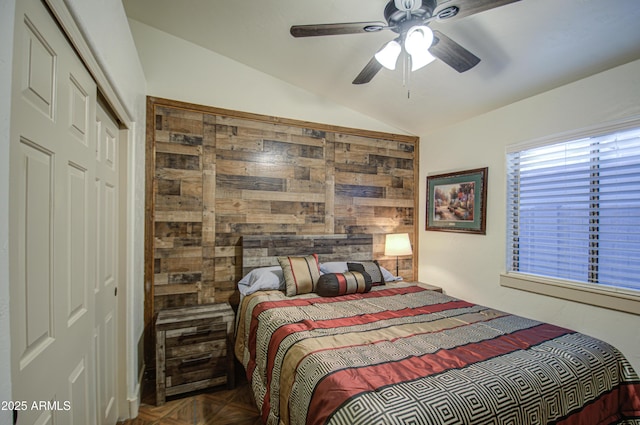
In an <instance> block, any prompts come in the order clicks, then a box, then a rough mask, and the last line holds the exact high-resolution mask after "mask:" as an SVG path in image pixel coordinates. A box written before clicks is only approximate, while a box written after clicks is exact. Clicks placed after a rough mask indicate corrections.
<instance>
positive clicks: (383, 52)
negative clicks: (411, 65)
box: [375, 40, 402, 71]
mask: <svg viewBox="0 0 640 425" xmlns="http://www.w3.org/2000/svg"><path fill="white" fill-rule="evenodd" d="M401 51H402V47H401V46H400V43H398V42H397V41H395V40H391V41H390V42H388V43H387V44H385V46H384V47H383V48H382V49H380V51H379V52H378V53H376V54H375V58H376V60H377V61H378V62H379V63H380V65H382V66H384V67H385V68H387V69H390V70H392V71H393V70H394V69H396V62H397V61H398V56H400V52H401Z"/></svg>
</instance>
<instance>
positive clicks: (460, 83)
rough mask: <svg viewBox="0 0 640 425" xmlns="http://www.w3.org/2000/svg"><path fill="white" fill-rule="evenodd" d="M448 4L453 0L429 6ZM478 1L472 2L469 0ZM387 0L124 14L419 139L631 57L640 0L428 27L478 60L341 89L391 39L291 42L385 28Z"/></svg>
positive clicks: (526, 5)
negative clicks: (362, 27) (332, 30)
mask: <svg viewBox="0 0 640 425" xmlns="http://www.w3.org/2000/svg"><path fill="white" fill-rule="evenodd" d="M443 1H445V2H447V3H450V4H455V3H456V1H458V0H439V3H443ZM477 1H481V0H477ZM386 3H387V0H230V1H222V0H181V1H176V0H123V4H124V6H125V10H126V12H127V15H128V16H129V18H131V19H135V20H137V21H140V22H142V23H144V24H147V25H149V26H152V27H155V28H157V29H160V30H162V31H165V32H167V33H170V34H173V35H175V36H177V37H180V38H183V39H185V40H187V41H190V42H192V43H195V44H197V45H199V46H201V47H204V48H206V49H209V50H211V51H214V52H217V53H219V54H222V55H225V56H227V57H229V58H231V59H233V60H236V61H238V62H240V63H243V64H246V65H248V66H250V67H252V68H255V69H257V70H259V71H262V72H264V73H266V74H269V75H271V76H273V77H276V78H278V79H281V80H284V81H286V82H288V83H290V84H293V85H296V86H299V87H301V88H303V89H306V90H308V91H310V92H313V93H316V94H319V95H321V96H324V97H326V98H328V99H329V100H331V101H334V102H336V103H339V104H342V105H345V106H347V107H349V108H351V109H354V110H357V111H359V112H360V113H363V114H365V115H369V116H371V117H373V118H376V119H378V120H380V121H383V122H385V123H387V124H389V125H392V126H394V127H396V128H398V129H402V130H404V131H408V132H410V133H413V134H417V135H420V136H423V135H425V134H428V133H429V132H431V131H433V130H435V129H438V128H441V127H443V126H447V125H450V124H453V123H455V122H458V121H461V120H465V119H468V118H470V117H473V116H475V115H479V114H482V113H485V112H488V111H490V110H493V109H496V108H499V107H502V106H505V105H507V104H510V103H512V102H514V101H518V100H521V99H524V98H527V97H530V96H532V95H535V94H538V93H541V92H545V91H548V90H550V89H553V88H555V87H558V86H561V85H564V84H567V83H569V82H571V81H575V80H578V79H581V78H584V77H587V76H589V75H593V74H595V73H598V72H601V71H604V70H607V69H610V68H613V67H615V66H618V65H622V64H624V63H627V62H631V61H633V60H636V59H640V24H639V22H640V0H607V1H604V0H521V1H517V2H515V3H511V4H508V5H505V6H501V7H498V8H495V9H491V10H488V11H484V12H482V13H478V14H475V15H472V16H468V17H464V18H461V19H455V20H451V21H434V22H433V23H431V24H430V26H431V28H432V29H435V30H438V31H441V32H442V33H444V34H445V35H447V36H449V37H450V38H452V39H453V40H455V41H456V42H457V43H459V44H460V45H462V46H464V47H465V48H466V49H467V50H469V51H470V52H472V53H473V54H475V55H476V56H478V57H479V58H480V59H481V62H480V63H479V64H478V65H477V66H476V67H474V68H472V69H471V70H469V71H467V72H465V73H458V72H456V71H455V70H454V69H452V68H450V67H449V66H448V65H446V64H445V63H443V62H441V61H439V60H436V61H435V62H433V63H431V64H429V65H427V66H426V67H425V68H422V69H420V70H418V71H416V72H414V73H411V74H410V77H409V79H408V80H406V81H405V80H404V78H403V71H402V66H398V67H397V68H396V70H395V71H389V70H386V69H382V70H381V71H380V72H379V73H378V74H377V75H376V76H375V78H374V79H373V80H372V81H371V82H370V83H368V84H363V85H353V84H352V83H351V82H352V81H353V79H354V77H355V76H356V75H357V74H358V73H359V72H360V70H361V69H362V68H363V67H364V66H365V65H366V64H367V62H368V61H369V60H370V59H371V57H372V55H373V54H374V53H375V52H376V51H377V50H378V49H380V47H381V46H382V45H384V44H385V42H387V41H390V40H391V39H393V38H394V37H395V33H393V32H391V31H380V32H376V33H364V34H349V35H332V36H325V37H308V38H294V37H292V36H291V35H290V33H289V28H290V27H291V26H292V25H302V24H317V23H334V22H362V21H384V16H383V10H384V7H385V5H386Z"/></svg>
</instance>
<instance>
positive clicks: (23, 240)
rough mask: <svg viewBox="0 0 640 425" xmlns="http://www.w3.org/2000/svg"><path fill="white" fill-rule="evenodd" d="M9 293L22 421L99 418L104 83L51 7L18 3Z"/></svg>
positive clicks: (32, 0) (72, 421) (15, 380)
mask: <svg viewBox="0 0 640 425" xmlns="http://www.w3.org/2000/svg"><path fill="white" fill-rule="evenodd" d="M13 63H14V69H13V91H12V113H11V114H12V115H11V145H10V152H11V153H10V155H11V167H10V186H11V188H10V207H9V210H10V211H9V220H10V246H9V255H10V296H11V350H12V390H13V400H15V401H21V402H24V403H23V404H22V405H18V408H19V410H20V411H19V416H18V424H49V423H55V424H69V425H72V424H73V425H78V424H83V425H85V424H92V423H95V422H96V417H97V411H96V385H95V380H96V379H95V376H96V370H95V358H96V352H95V345H94V331H95V311H94V310H95V296H94V290H95V287H96V282H95V279H96V276H97V273H96V243H95V241H96V239H97V230H96V229H97V227H98V226H97V220H96V217H97V198H96V190H95V182H96V171H95V169H96V135H95V129H96V126H95V117H96V92H97V90H96V85H95V83H94V81H93V80H92V78H91V76H90V75H89V73H88V72H87V71H86V69H85V67H84V66H83V64H82V63H81V61H80V60H79V59H78V57H77V56H76V54H75V52H74V51H73V49H72V48H71V47H70V45H69V44H68V42H67V40H66V38H65V37H64V35H63V34H62V33H61V31H60V30H59V29H58V27H57V25H56V23H55V22H54V20H53V19H52V18H51V16H50V15H49V13H48V11H47V9H46V8H45V7H44V6H43V5H42V3H41V2H40V1H38V0H24V1H18V2H16V27H15V41H14V62H13Z"/></svg>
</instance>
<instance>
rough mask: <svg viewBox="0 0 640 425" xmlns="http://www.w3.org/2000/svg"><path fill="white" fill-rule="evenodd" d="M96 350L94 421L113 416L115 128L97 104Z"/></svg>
mask: <svg viewBox="0 0 640 425" xmlns="http://www.w3.org/2000/svg"><path fill="white" fill-rule="evenodd" d="M96 112H97V114H96V137H97V142H96V161H97V164H96V181H95V191H96V202H97V204H96V224H97V229H96V230H97V233H96V240H95V242H96V245H97V249H96V279H95V288H94V294H95V302H96V305H95V332H94V338H95V342H94V344H95V353H96V360H95V364H96V391H97V393H96V396H97V399H96V405H97V409H98V412H97V424H98V425H113V424H115V423H116V421H117V419H118V403H117V400H118V397H117V389H118V385H117V377H118V365H117V363H118V334H117V331H118V303H117V293H118V278H119V276H120V274H119V273H118V270H119V265H118V260H119V256H118V230H119V225H118V211H119V207H118V200H119V195H118V192H119V188H118V183H119V169H120V154H119V149H120V143H119V142H118V126H117V124H116V122H115V120H114V119H113V118H111V116H110V115H109V114H108V113H107V112H106V110H105V108H103V107H102V106H101V105H100V103H98V106H97V108H96Z"/></svg>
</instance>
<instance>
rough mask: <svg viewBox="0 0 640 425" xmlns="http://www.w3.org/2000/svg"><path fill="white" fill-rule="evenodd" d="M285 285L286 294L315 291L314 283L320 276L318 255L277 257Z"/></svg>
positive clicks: (289, 295) (290, 295) (292, 294)
mask: <svg viewBox="0 0 640 425" xmlns="http://www.w3.org/2000/svg"><path fill="white" fill-rule="evenodd" d="M278 262H279V263H280V267H282V272H283V274H284V281H285V284H286V286H287V291H286V293H287V296H288V297H292V296H294V295H300V294H308V293H310V292H315V291H316V283H317V282H318V279H319V278H320V266H319V265H318V255H317V254H311V255H307V256H305V257H278Z"/></svg>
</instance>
